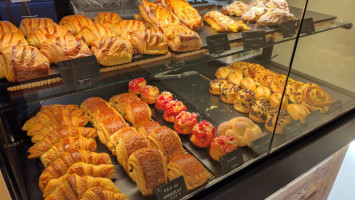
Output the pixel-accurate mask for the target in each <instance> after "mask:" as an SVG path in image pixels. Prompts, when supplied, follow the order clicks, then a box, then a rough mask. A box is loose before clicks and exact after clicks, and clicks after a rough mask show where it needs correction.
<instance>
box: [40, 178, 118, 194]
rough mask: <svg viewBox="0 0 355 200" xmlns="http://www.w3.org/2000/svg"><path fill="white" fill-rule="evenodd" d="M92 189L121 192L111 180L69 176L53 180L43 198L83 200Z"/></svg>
mask: <svg viewBox="0 0 355 200" xmlns="http://www.w3.org/2000/svg"><path fill="white" fill-rule="evenodd" d="M92 187H100V188H102V189H103V190H110V191H112V192H115V193H119V192H120V190H119V189H118V188H117V187H116V186H115V184H114V183H113V182H112V181H111V180H110V179H107V178H97V177H91V176H84V177H80V176H78V175H77V174H67V175H64V176H62V177H60V178H59V179H54V180H52V181H51V182H50V184H48V186H47V187H46V189H45V191H44V194H43V197H45V200H49V199H51V200H54V199H56V200H61V199H63V200H67V199H81V197H82V196H83V194H84V193H85V192H86V191H87V190H88V189H90V188H92Z"/></svg>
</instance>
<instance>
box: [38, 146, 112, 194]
mask: <svg viewBox="0 0 355 200" xmlns="http://www.w3.org/2000/svg"><path fill="white" fill-rule="evenodd" d="M74 173H75V174H78V175H79V176H93V177H103V178H110V179H112V178H114V177H115V169H114V165H112V163H111V159H110V157H109V155H108V154H106V153H95V152H90V151H84V150H74V149H73V150H70V151H69V152H66V153H65V154H63V155H62V156H61V157H60V158H58V159H56V160H55V161H54V162H53V163H52V164H50V165H49V166H48V167H46V168H45V169H44V170H43V171H42V174H41V175H40V177H39V180H38V186H39V187H40V189H41V190H42V191H44V190H45V188H46V186H47V185H48V183H50V181H51V180H52V179H57V178H59V177H61V176H63V175H65V174H74Z"/></svg>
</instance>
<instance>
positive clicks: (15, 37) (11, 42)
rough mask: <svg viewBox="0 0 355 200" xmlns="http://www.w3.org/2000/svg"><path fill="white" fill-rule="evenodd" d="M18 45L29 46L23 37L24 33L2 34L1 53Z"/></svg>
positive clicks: (0, 39) (0, 41)
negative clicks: (4, 49)
mask: <svg viewBox="0 0 355 200" xmlns="http://www.w3.org/2000/svg"><path fill="white" fill-rule="evenodd" d="M16 45H28V43H27V40H26V39H25V37H23V34H22V33H11V32H9V33H4V34H0V51H1V49H3V48H6V47H12V46H16Z"/></svg>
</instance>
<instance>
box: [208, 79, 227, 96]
mask: <svg viewBox="0 0 355 200" xmlns="http://www.w3.org/2000/svg"><path fill="white" fill-rule="evenodd" d="M225 84H227V81H226V80H224V79H215V80H213V81H211V82H210V89H209V92H210V93H211V94H214V95H220V94H222V88H223V86H224V85H225Z"/></svg>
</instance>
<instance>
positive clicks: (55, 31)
mask: <svg viewBox="0 0 355 200" xmlns="http://www.w3.org/2000/svg"><path fill="white" fill-rule="evenodd" d="M67 34H69V35H72V32H71V31H70V30H69V29H68V28H66V27H64V26H57V25H55V26H47V27H43V28H40V29H35V30H33V31H32V32H31V33H29V34H28V35H27V41H28V43H29V44H30V45H32V46H35V47H37V48H40V47H41V45H42V44H43V43H44V42H45V41H46V40H48V39H50V38H51V36H54V37H64V36H65V35H67Z"/></svg>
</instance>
